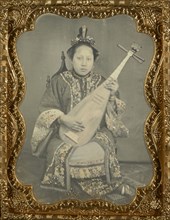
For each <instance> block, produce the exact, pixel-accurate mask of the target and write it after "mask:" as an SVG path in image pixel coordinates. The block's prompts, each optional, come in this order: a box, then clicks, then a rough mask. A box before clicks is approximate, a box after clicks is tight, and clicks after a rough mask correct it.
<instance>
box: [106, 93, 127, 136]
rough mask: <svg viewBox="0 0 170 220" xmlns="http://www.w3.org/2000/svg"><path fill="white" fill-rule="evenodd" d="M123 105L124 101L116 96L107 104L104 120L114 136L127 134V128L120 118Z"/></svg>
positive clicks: (123, 109)
mask: <svg viewBox="0 0 170 220" xmlns="http://www.w3.org/2000/svg"><path fill="white" fill-rule="evenodd" d="M125 107H126V105H125V103H124V102H123V101H122V100H120V99H119V98H116V97H114V98H112V100H109V102H108V104H107V107H106V113H105V122H106V126H107V128H108V129H109V130H110V131H111V132H112V134H113V136H114V137H127V136H128V135H129V130H128V129H127V128H126V126H125V125H124V123H123V122H122V120H121V116H122V114H123V113H124V111H125Z"/></svg>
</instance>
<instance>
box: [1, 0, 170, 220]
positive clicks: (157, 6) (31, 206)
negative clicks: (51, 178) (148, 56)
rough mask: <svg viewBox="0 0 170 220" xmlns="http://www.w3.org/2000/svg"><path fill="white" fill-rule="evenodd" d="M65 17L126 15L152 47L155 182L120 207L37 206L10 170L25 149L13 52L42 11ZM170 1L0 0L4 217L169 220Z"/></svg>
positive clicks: (150, 125) (149, 133) (20, 80)
mask: <svg viewBox="0 0 170 220" xmlns="http://www.w3.org/2000/svg"><path fill="white" fill-rule="evenodd" d="M49 12H50V13H54V14H57V15H61V16H65V17H68V18H79V17H81V16H84V15H86V16H89V17H93V18H97V19H100V18H106V17H109V16H114V15H116V14H127V15H130V16H132V17H133V18H135V19H136V21H137V28H138V31H139V32H143V33H146V34H149V35H150V36H151V37H152V38H153V40H154V42H155V45H156V48H155V55H154V59H153V61H152V64H151V66H150V69H149V72H148V73H147V77H146V82H145V93H146V98H147V100H148V102H149V103H150V106H151V108H152V111H151V113H150V115H149V117H148V119H147V123H146V129H145V139H146V142H147V145H148V148H149V151H150V153H151V155H152V160H153V164H154V177H153V181H152V183H151V184H150V185H148V186H147V187H144V188H140V189H138V190H137V196H136V198H135V200H134V201H133V202H132V203H130V204H128V205H123V206H115V205H113V204H111V203H109V202H106V201H105V202H104V201H87V202H82V201H62V202H58V203H56V204H51V205H47V204H40V203H38V201H36V200H35V198H33V193H32V189H31V186H24V185H21V183H19V181H18V180H17V178H16V176H15V164H16V160H17V157H18V154H19V151H20V150H21V148H22V145H23V140H24V132H25V125H24V122H23V118H22V115H21V113H20V112H19V110H18V106H19V104H20V103H21V101H22V99H23V96H24V93H25V79H24V73H23V72H22V68H21V65H20V63H19V60H18V57H17V53H16V40H17V38H18V36H19V35H20V34H21V33H23V32H25V31H29V30H33V29H34V22H35V20H36V18H37V17H38V16H40V15H41V14H44V13H49ZM169 17H170V2H169V1H167V0H149V1H148V0H140V1H138V0H101V1H99V0H94V1H92V0H77V1H76V0H74V1H71V0H5V1H3V0H0V28H1V34H0V42H1V43H0V49H1V50H0V57H1V58H0V63H1V64H0V92H1V93H0V95H1V96H0V118H1V124H0V127H1V130H0V153H1V154H0V183H1V185H0V186H1V188H0V195H1V218H2V219H11V220H12V219H63V220H66V219H70V220H71V219H77V220H80V219H82V220H85V219H93V220H97V219H103V220H104V219H109V220H111V219H131V220H132V219H134V220H142V219H148V220H149V219H152V220H156V219H157V220H158V219H159V220H160V219H162V220H168V219H169V212H170V101H169V100H170V89H169V86H170V59H169V56H170V39H169V37H170V35H169V34H170V33H169V30H170V20H169Z"/></svg>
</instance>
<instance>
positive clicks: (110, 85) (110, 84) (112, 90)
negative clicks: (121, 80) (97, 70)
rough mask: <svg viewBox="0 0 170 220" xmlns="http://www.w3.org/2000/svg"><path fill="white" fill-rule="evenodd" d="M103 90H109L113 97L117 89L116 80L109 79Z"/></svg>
mask: <svg viewBox="0 0 170 220" xmlns="http://www.w3.org/2000/svg"><path fill="white" fill-rule="evenodd" d="M105 88H106V89H108V90H110V95H111V96H114V95H115V92H116V91H117V90H118V88H119V84H118V82H117V80H114V79H112V78H111V79H109V80H107V81H106V83H105Z"/></svg>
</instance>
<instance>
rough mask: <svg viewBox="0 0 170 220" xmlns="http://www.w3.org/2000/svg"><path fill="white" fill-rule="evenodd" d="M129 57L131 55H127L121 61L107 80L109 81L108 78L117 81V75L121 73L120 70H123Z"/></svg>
mask: <svg viewBox="0 0 170 220" xmlns="http://www.w3.org/2000/svg"><path fill="white" fill-rule="evenodd" d="M131 56H132V54H131V53H127V55H126V57H125V58H124V59H123V60H122V62H121V63H120V64H119V66H118V67H117V68H116V69H115V70H114V72H113V73H112V74H111V75H110V76H109V78H108V79H107V80H110V78H112V79H114V80H117V78H118V76H119V74H120V73H121V71H122V69H123V68H124V66H125V64H126V63H127V61H128V60H129V58H130V57H131Z"/></svg>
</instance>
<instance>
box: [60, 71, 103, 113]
mask: <svg viewBox="0 0 170 220" xmlns="http://www.w3.org/2000/svg"><path fill="white" fill-rule="evenodd" d="M61 76H62V78H63V80H64V81H65V82H66V83H67V84H68V85H69V87H70V91H71V108H70V109H72V108H73V107H74V106H76V105H77V104H78V103H79V102H80V101H81V100H82V98H83V97H84V96H86V95H88V94H89V93H90V92H91V91H93V90H94V89H96V88H97V86H98V85H99V83H100V81H101V76H100V75H98V74H94V73H91V74H90V75H89V76H88V77H87V78H84V79H82V82H83V85H86V87H87V88H84V89H83V91H82V88H81V85H80V82H79V79H78V78H76V77H74V75H73V74H72V72H71V71H65V72H63V73H62V74H61ZM85 91H86V94H84V95H83V96H82V92H85Z"/></svg>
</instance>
